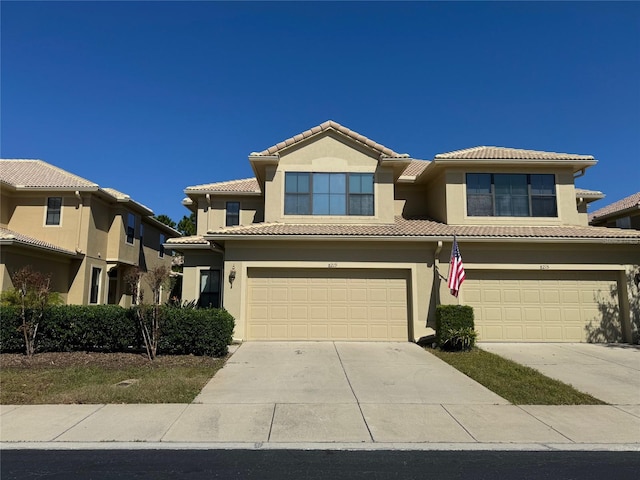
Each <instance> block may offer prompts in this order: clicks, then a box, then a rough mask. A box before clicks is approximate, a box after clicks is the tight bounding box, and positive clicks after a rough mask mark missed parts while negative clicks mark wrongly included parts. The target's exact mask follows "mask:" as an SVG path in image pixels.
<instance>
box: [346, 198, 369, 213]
mask: <svg viewBox="0 0 640 480" xmlns="http://www.w3.org/2000/svg"><path fill="white" fill-rule="evenodd" d="M349 215H369V216H371V215H373V195H349Z"/></svg>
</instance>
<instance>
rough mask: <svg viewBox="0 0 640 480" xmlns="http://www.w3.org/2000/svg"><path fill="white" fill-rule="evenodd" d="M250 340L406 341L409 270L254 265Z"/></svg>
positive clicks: (250, 284)
mask: <svg viewBox="0 0 640 480" xmlns="http://www.w3.org/2000/svg"><path fill="white" fill-rule="evenodd" d="M248 275H249V279H248V287H247V288H248V291H247V336H248V340H366V341H372V340H377V341H389V340H393V341H406V340H407V339H408V337H409V333H408V314H407V273H406V271H403V270H387V269H384V270H382V269H380V270H374V269H371V270H369V269H293V268H291V269H274V268H250V269H249V272H248Z"/></svg>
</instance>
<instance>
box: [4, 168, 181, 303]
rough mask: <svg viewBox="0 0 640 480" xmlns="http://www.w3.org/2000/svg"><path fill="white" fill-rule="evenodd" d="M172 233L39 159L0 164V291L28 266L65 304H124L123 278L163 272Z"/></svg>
mask: <svg viewBox="0 0 640 480" xmlns="http://www.w3.org/2000/svg"><path fill="white" fill-rule="evenodd" d="M179 235H180V233H179V232H177V231H176V230H174V229H172V228H170V227H168V226H166V225H164V224H163V223H161V222H159V221H158V220H156V219H155V218H153V211H151V210H150V209H149V208H147V207H145V206H144V205H142V204H140V203H138V202H136V201H134V200H133V199H131V198H130V197H129V196H128V195H125V194H123V193H121V192H118V191H117V190H113V189H110V188H101V187H100V186H99V185H98V184H96V183H94V182H91V181H89V180H86V179H84V178H81V177H79V176H77V175H74V174H72V173H69V172H67V171H65V170H62V169H60V168H58V167H55V166H53V165H51V164H48V163H46V162H43V161H41V160H10V159H2V160H0V262H1V265H0V289H1V290H6V289H8V288H12V286H13V285H12V282H11V273H12V272H14V271H16V270H18V269H20V268H21V267H25V266H31V267H32V268H33V269H34V270H37V271H40V272H43V273H45V274H51V289H52V291H55V292H59V293H60V294H61V295H62V297H63V299H64V300H65V302H66V303H69V304H85V305H86V304H105V303H109V304H120V305H123V306H126V305H130V304H131V302H132V301H134V299H132V295H131V292H132V289H131V285H130V282H129V281H128V278H129V277H131V275H130V274H131V272H133V271H134V270H136V269H139V270H140V271H142V272H145V271H148V270H149V269H151V268H154V267H155V266H158V265H166V266H167V267H168V268H170V267H171V260H172V257H171V255H169V254H166V253H165V250H164V243H166V241H167V240H168V239H170V238H173V237H177V236H179ZM142 282H143V284H142V285H141V288H140V289H141V290H142V291H146V292H148V295H150V294H151V291H150V288H149V286H148V285H145V284H144V282H145V280H144V278H143V280H142ZM167 290H168V289H167ZM167 295H168V291H166V292H164V299H166V297H167ZM149 300H150V299H149Z"/></svg>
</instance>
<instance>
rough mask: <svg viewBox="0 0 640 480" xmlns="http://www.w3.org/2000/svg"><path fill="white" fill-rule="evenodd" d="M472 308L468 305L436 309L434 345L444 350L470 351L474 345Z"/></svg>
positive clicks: (446, 306)
mask: <svg viewBox="0 0 640 480" xmlns="http://www.w3.org/2000/svg"><path fill="white" fill-rule="evenodd" d="M476 336H477V334H476V332H475V331H474V321H473V308H472V307H470V306H469V305H438V306H437V307H436V343H437V344H438V346H439V347H440V348H444V349H465V350H466V349H470V348H471V347H473V345H475V341H476Z"/></svg>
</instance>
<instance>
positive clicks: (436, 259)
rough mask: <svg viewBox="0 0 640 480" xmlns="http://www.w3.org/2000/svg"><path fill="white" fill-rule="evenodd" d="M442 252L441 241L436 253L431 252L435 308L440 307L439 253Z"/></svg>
mask: <svg viewBox="0 0 640 480" xmlns="http://www.w3.org/2000/svg"><path fill="white" fill-rule="evenodd" d="M441 251H442V240H438V244H437V245H436V251H435V252H433V286H434V288H435V289H436V292H435V301H436V306H438V305H440V278H442V277H441V276H440V252H441Z"/></svg>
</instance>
